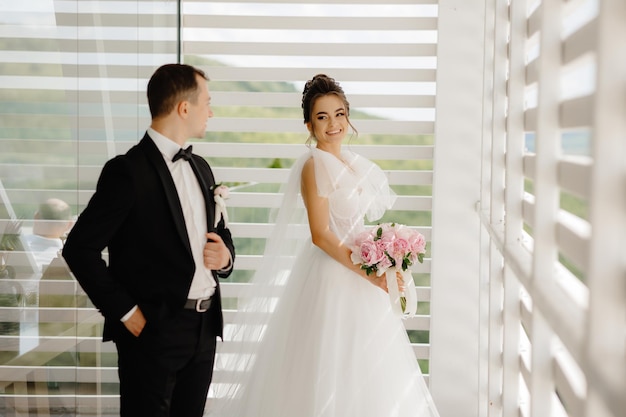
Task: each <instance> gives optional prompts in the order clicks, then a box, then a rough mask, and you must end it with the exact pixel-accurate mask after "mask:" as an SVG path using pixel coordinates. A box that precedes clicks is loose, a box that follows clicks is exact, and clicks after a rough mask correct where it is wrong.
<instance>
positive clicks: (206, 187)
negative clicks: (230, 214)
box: [189, 155, 215, 231]
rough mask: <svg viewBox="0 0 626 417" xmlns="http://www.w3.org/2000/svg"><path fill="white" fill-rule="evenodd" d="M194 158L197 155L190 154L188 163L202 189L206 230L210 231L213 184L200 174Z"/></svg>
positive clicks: (213, 207) (212, 210)
mask: <svg viewBox="0 0 626 417" xmlns="http://www.w3.org/2000/svg"><path fill="white" fill-rule="evenodd" d="M196 158H200V157H199V156H197V155H192V157H191V159H190V160H189V163H190V164H191V169H192V170H193V173H194V174H195V175H196V178H197V179H198V183H199V184H200V189H201V190H202V195H203V196H204V205H205V207H206V217H207V230H208V231H212V230H213V229H214V227H213V222H214V221H215V206H214V204H212V203H213V190H211V187H212V186H213V184H209V183H207V181H206V177H207V176H205V175H202V174H201V172H200V165H199V161H197V160H196Z"/></svg>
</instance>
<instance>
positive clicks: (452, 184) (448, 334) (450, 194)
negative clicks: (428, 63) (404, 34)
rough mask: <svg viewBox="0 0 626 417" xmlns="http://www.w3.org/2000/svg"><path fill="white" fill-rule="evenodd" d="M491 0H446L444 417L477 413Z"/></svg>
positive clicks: (437, 350) (439, 216)
mask: <svg viewBox="0 0 626 417" xmlns="http://www.w3.org/2000/svg"><path fill="white" fill-rule="evenodd" d="M484 19H485V0H441V1H440V2H439V28H438V33H439V42H438V53H437V102H436V111H437V119H436V126H435V135H436V136H435V157H434V179H433V182H434V184H433V210H432V212H433V222H432V233H433V236H432V271H431V273H432V298H431V315H432V323H431V329H432V330H431V339H430V342H431V361H430V388H431V392H432V394H433V397H434V400H435V402H436V403H437V406H438V408H439V411H440V414H441V417H473V416H478V413H479V398H480V397H481V393H480V386H479V371H480V370H479V359H480V358H479V356H480V354H481V352H480V351H479V350H480V349H479V347H480V340H479V336H480V334H479V318H480V317H479V301H480V297H479V290H480V279H479V272H480V265H479V259H480V222H479V217H478V215H477V213H476V204H477V202H478V201H479V199H480V180H481V175H480V174H481V158H482V157H481V140H482V131H483V124H482V123H483V115H482V110H483V66H484V65H483V60H484V53H485V51H484Z"/></svg>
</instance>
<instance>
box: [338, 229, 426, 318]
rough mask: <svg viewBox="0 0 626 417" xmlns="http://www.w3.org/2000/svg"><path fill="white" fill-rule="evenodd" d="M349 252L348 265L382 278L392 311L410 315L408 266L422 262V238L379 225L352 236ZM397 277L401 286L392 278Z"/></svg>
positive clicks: (413, 306)
mask: <svg viewBox="0 0 626 417" xmlns="http://www.w3.org/2000/svg"><path fill="white" fill-rule="evenodd" d="M350 249H351V252H352V253H351V256H350V257H351V259H352V262H353V263H354V264H360V265H361V269H363V270H365V272H366V274H367V275H368V276H369V275H370V274H375V276H376V277H382V276H383V275H384V276H385V278H386V281H387V289H388V292H389V296H390V298H391V301H392V307H393V308H394V309H395V310H396V312H397V313H399V314H400V315H402V314H404V317H411V316H414V315H415V313H416V311H417V295H416V290H415V284H414V282H413V276H412V275H411V271H410V267H411V265H413V264H415V263H416V262H420V263H422V262H424V254H425V253H426V240H425V239H424V236H423V235H422V234H421V233H419V232H418V231H416V230H414V229H411V228H409V227H407V226H404V225H401V224H396V223H383V224H379V225H378V226H374V227H372V228H371V229H368V230H366V231H364V232H362V233H360V234H358V235H356V237H355V239H354V242H353V244H352V245H351V247H350ZM398 275H400V276H401V278H402V280H401V281H402V283H403V284H404V285H402V284H401V283H400V282H398V280H397V279H396V277H397V276H398ZM402 298H404V301H405V303H403V299H402ZM402 304H404V305H402Z"/></svg>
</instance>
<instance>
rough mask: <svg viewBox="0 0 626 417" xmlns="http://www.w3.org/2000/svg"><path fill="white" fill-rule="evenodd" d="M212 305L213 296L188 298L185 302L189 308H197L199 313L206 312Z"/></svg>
mask: <svg viewBox="0 0 626 417" xmlns="http://www.w3.org/2000/svg"><path fill="white" fill-rule="evenodd" d="M209 307H211V298H198V299H197V300H192V299H188V300H187V301H186V302H185V308H186V309H187V310H196V311H197V312H198V313H204V312H205V311H207V310H208V309H209Z"/></svg>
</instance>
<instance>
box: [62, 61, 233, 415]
mask: <svg viewBox="0 0 626 417" xmlns="http://www.w3.org/2000/svg"><path fill="white" fill-rule="evenodd" d="M210 102H211V97H210V95H209V90H208V87H207V77H206V76H205V74H204V73H203V72H202V71H201V70H199V69H196V68H194V67H191V66H189V65H182V64H168V65H164V66H162V67H160V68H158V69H157V70H156V72H155V73H154V74H153V75H152V77H151V78H150V81H149V82H148V104H149V107H150V113H151V115H152V123H151V126H150V128H149V129H148V130H147V132H146V134H145V135H144V137H143V139H142V140H141V141H140V142H139V143H138V144H137V145H136V146H134V147H133V148H131V149H130V150H129V151H128V152H127V153H126V154H125V155H120V156H117V157H115V158H113V159H111V160H110V161H108V162H107V163H106V164H105V166H104V168H103V169H102V173H101V175H100V178H99V180H98V185H97V187H96V191H95V193H94V195H93V197H92V198H91V200H90V201H89V204H88V205H87V207H86V208H85V209H84V211H83V212H82V214H81V215H80V217H79V218H78V220H77V222H76V225H75V226H74V228H73V229H72V231H71V232H70V234H69V236H68V238H67V241H66V243H65V247H64V249H63V257H64V258H65V260H66V262H67V264H68V265H69V267H70V269H71V270H72V272H73V273H74V275H75V277H76V279H77V280H78V281H79V283H80V284H81V286H82V287H83V289H84V290H85V292H86V293H87V295H89V297H90V298H91V300H92V302H93V303H94V305H95V306H96V307H97V308H98V309H99V310H100V312H101V313H102V314H103V315H104V318H105V324H104V335H103V340H104V341H108V340H112V341H114V342H115V344H116V347H117V351H118V373H119V379H120V415H121V417H137V416H150V417H166V416H167V417H200V416H202V414H203V411H204V406H205V402H206V398H207V393H208V389H209V384H210V382H211V378H212V373H213V363H214V357H215V345H216V338H217V337H222V327H223V318H222V308H221V300H220V287H219V282H218V279H217V277H221V278H225V277H227V276H228V275H230V273H231V272H232V268H233V261H234V259H235V248H234V246H233V240H232V237H231V234H230V231H229V230H228V228H227V226H226V225H225V222H224V219H221V220H220V221H219V223H218V224H217V226H216V227H214V226H213V225H214V224H215V223H214V220H215V216H216V212H215V202H214V197H213V188H215V179H214V177H213V173H212V171H211V168H210V167H209V165H208V163H207V162H206V161H205V160H204V159H203V158H201V157H199V156H197V155H194V154H191V146H189V148H188V149H187V150H183V148H184V147H185V146H186V142H187V140H188V139H189V138H202V137H204V134H205V129H206V123H207V119H209V118H211V117H212V116H213V112H212V110H211V106H210ZM105 248H108V254H109V261H108V265H107V264H106V263H105V261H104V260H103V259H102V255H101V254H102V251H103V250H104V249H105Z"/></svg>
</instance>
